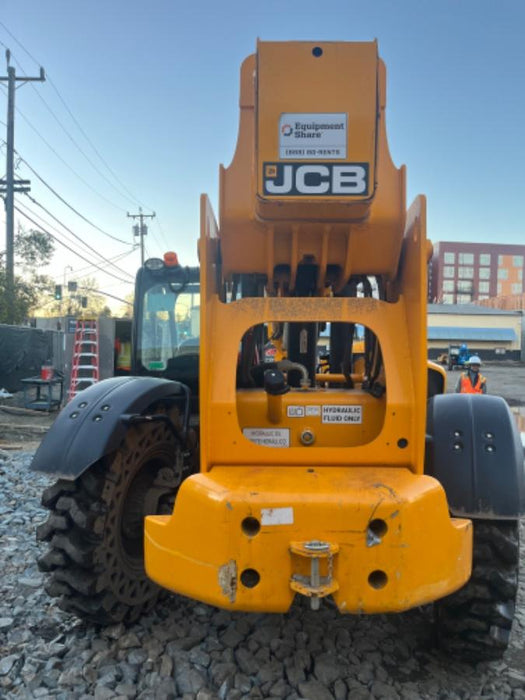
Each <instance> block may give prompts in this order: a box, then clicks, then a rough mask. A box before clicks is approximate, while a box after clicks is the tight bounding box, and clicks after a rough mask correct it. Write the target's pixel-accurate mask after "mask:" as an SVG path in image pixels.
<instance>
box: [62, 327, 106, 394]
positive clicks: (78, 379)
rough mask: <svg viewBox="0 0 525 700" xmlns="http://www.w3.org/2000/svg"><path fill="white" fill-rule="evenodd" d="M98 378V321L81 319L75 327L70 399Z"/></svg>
mask: <svg viewBox="0 0 525 700" xmlns="http://www.w3.org/2000/svg"><path fill="white" fill-rule="evenodd" d="M98 380H99V372H98V323H97V322H96V321H95V320H89V321H88V320H85V319H79V320H78V321H77V325H76V328H75V341H74V344H73V358H72V362H71V381H70V384H69V394H68V401H71V399H74V398H75V396H76V395H77V394H78V393H79V392H80V391H82V390H83V389H87V388H88V386H91V385H92V384H95V383H96V382H98Z"/></svg>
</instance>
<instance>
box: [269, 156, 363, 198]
mask: <svg viewBox="0 0 525 700" xmlns="http://www.w3.org/2000/svg"><path fill="white" fill-rule="evenodd" d="M263 189H264V194H266V195H273V196H278V197H297V196H303V197H312V196H314V197H319V196H323V195H324V196H328V197H329V196H338V197H340V196H356V195H361V196H363V195H367V194H368V163H264V165H263Z"/></svg>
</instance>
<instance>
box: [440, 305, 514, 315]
mask: <svg viewBox="0 0 525 700" xmlns="http://www.w3.org/2000/svg"><path fill="white" fill-rule="evenodd" d="M427 309H428V313H429V314H461V315H463V316H516V315H519V316H521V311H516V310H514V309H493V308H491V307H489V306H479V305H478V304H428V307H427Z"/></svg>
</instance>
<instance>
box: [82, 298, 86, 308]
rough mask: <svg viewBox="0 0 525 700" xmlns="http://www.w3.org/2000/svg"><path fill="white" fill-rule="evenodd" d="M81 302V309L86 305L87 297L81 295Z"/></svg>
mask: <svg viewBox="0 0 525 700" xmlns="http://www.w3.org/2000/svg"><path fill="white" fill-rule="evenodd" d="M81 304H82V308H83V309H85V308H86V307H87V297H82V299H81Z"/></svg>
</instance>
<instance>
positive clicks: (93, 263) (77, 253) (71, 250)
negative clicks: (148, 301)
mask: <svg viewBox="0 0 525 700" xmlns="http://www.w3.org/2000/svg"><path fill="white" fill-rule="evenodd" d="M15 209H16V211H17V212H18V213H19V214H22V216H23V217H24V218H26V219H27V220H28V221H30V222H31V223H32V224H34V225H35V226H37V227H38V228H39V229H40V230H41V231H43V232H44V233H47V235H48V236H50V237H51V238H52V239H53V240H54V241H56V242H57V243H60V245H61V246H63V247H64V248H66V249H67V250H69V252H70V253H73V255H76V256H77V257H78V258H80V259H81V260H83V261H84V262H87V263H89V264H90V265H92V266H93V267H96V268H97V269H98V270H100V271H101V272H103V273H104V274H106V275H108V274H109V275H110V276H111V277H114V278H115V279H119V280H120V281H121V282H123V283H124V284H133V282H130V281H129V280H122V279H120V278H118V277H116V275H113V274H111V273H109V272H107V270H104V269H103V268H102V267H100V265H97V263H95V262H92V261H91V260H88V258H86V257H84V256H83V255H81V253H79V252H78V251H77V250H74V249H73V248H71V247H70V246H68V245H67V244H66V243H64V242H63V241H61V240H60V239H59V238H57V237H56V236H54V235H53V234H52V233H50V232H49V231H48V230H47V229H46V228H45V227H44V226H42V224H39V223H38V222H37V221H35V220H34V219H32V218H31V217H30V216H28V214H26V212H24V211H22V210H21V209H20V208H19V207H17V206H15Z"/></svg>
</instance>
